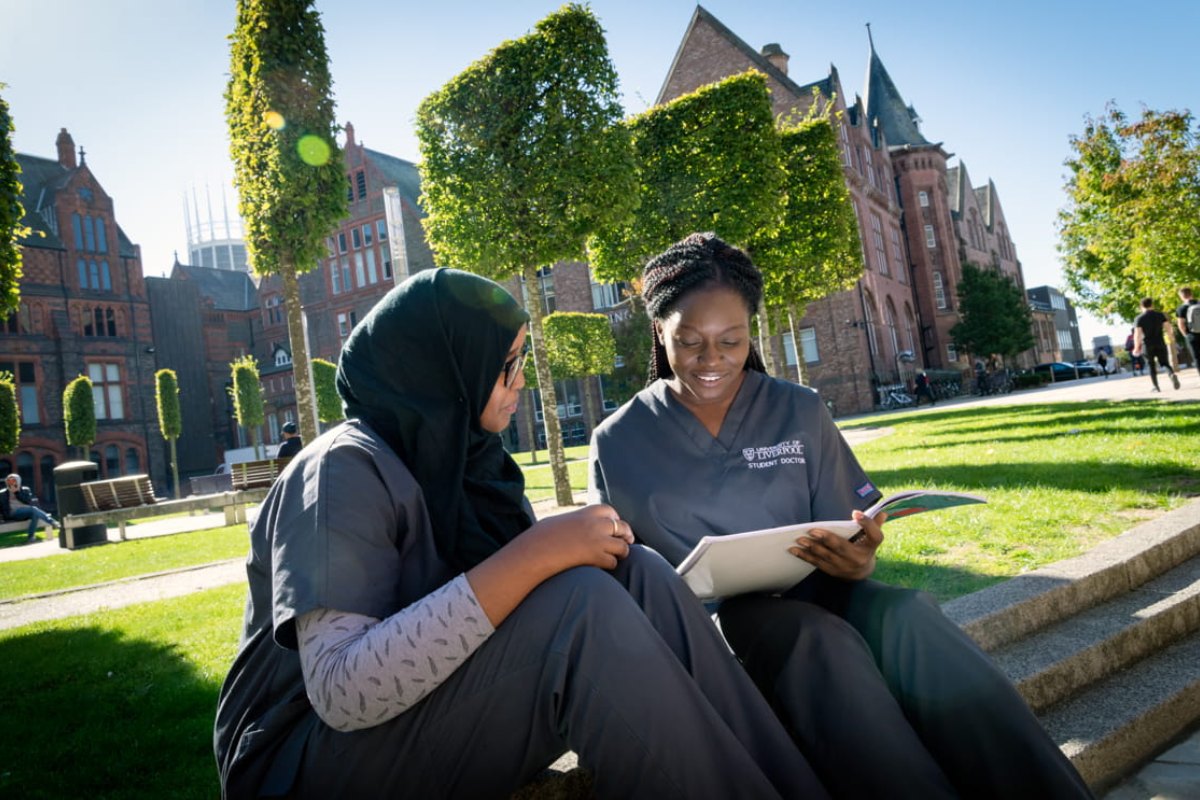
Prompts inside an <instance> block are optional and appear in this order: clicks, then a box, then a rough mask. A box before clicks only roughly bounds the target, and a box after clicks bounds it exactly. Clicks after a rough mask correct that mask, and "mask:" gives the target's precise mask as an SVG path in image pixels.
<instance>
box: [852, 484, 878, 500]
mask: <svg viewBox="0 0 1200 800" xmlns="http://www.w3.org/2000/svg"><path fill="white" fill-rule="evenodd" d="M873 491H875V487H874V486H873V485H872V484H871V482H870V481H867V482H866V483H864V484H863V485H862V486H860V487H858V488H857V489H855V490H854V493H855V494H856V495H858V496H859V497H866V496H867V495H869V494H870V493H871V492H873Z"/></svg>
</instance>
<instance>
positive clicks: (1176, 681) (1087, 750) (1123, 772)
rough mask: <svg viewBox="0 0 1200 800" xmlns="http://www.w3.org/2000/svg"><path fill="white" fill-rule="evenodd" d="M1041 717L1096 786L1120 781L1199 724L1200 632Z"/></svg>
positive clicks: (1094, 788)
mask: <svg viewBox="0 0 1200 800" xmlns="http://www.w3.org/2000/svg"><path fill="white" fill-rule="evenodd" d="M1039 716H1040V718H1041V721H1042V724H1043V725H1044V726H1045V728H1046V731H1047V732H1048V733H1049V734H1050V736H1051V738H1052V739H1053V740H1054V741H1055V742H1057V743H1058V745H1059V746H1060V747H1061V748H1062V750H1063V752H1064V753H1066V755H1067V757H1068V758H1070V759H1071V761H1072V763H1074V764H1075V767H1076V769H1078V770H1079V773H1080V775H1082V776H1083V779H1084V780H1085V781H1087V783H1088V785H1089V786H1091V787H1092V789H1093V790H1094V791H1100V790H1102V789H1104V788H1107V787H1110V786H1112V785H1114V784H1115V783H1117V782H1118V781H1120V780H1121V779H1122V778H1124V777H1125V776H1127V775H1129V774H1130V773H1132V772H1133V771H1134V769H1135V768H1136V767H1137V766H1138V765H1140V764H1141V763H1142V762H1144V761H1145V760H1147V759H1149V758H1150V757H1151V756H1153V755H1154V754H1155V753H1157V752H1158V751H1159V750H1161V749H1162V748H1163V747H1165V746H1166V745H1167V744H1169V743H1170V742H1171V741H1172V740H1173V739H1174V738H1175V737H1176V736H1178V735H1179V734H1180V733H1182V732H1184V731H1187V730H1189V729H1191V728H1193V727H1195V725H1196V724H1197V723H1198V722H1200V632H1193V633H1191V634H1189V635H1188V636H1186V637H1185V638H1183V639H1181V640H1179V641H1178V642H1176V643H1175V644H1172V645H1170V646H1169V647H1167V648H1165V649H1163V650H1161V651H1159V652H1157V653H1155V654H1154V655H1152V656H1150V657H1149V658H1146V659H1143V660H1141V661H1139V662H1137V663H1136V664H1133V665H1131V666H1129V667H1127V668H1125V669H1123V670H1121V671H1120V672H1117V673H1116V674H1114V675H1110V676H1109V677H1107V678H1105V679H1103V680H1101V681H1098V682H1096V683H1094V684H1092V685H1090V686H1089V687H1088V688H1087V689H1086V690H1085V691H1083V692H1081V693H1080V694H1078V695H1076V696H1075V697H1073V698H1071V699H1070V700H1067V701H1066V702H1064V703H1060V704H1058V705H1056V706H1053V707H1051V708H1049V709H1047V710H1046V711H1044V712H1042V714H1040V715H1039Z"/></svg>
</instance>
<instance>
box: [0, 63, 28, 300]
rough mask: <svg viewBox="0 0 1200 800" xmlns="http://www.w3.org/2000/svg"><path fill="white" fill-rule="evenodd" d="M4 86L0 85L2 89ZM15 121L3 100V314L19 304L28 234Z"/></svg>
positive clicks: (0, 170) (0, 291)
mask: <svg viewBox="0 0 1200 800" xmlns="http://www.w3.org/2000/svg"><path fill="white" fill-rule="evenodd" d="M3 88H5V84H3V83H0V89H3ZM12 132H13V121H12V115H11V114H9V112H8V103H7V102H5V100H4V98H3V97H0V315H7V314H11V313H12V312H14V311H16V310H17V306H18V305H19V304H20V300H21V295H20V283H21V246H20V245H19V244H17V241H18V240H19V239H20V238H21V237H23V236H28V235H29V228H27V227H25V226H24V225H22V224H21V220H22V219H23V218H24V217H25V209H24V207H23V206H22V205H21V192H22V187H21V165H20V164H18V163H17V156H16V154H15V153H14V152H13V146H12Z"/></svg>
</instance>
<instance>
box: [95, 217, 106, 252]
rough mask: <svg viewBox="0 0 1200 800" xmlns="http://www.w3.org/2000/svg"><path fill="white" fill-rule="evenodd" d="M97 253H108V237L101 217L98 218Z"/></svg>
mask: <svg viewBox="0 0 1200 800" xmlns="http://www.w3.org/2000/svg"><path fill="white" fill-rule="evenodd" d="M96 252H97V253H107V252H108V236H107V235H106V234H105V231H104V220H102V219H101V218H100V217H96Z"/></svg>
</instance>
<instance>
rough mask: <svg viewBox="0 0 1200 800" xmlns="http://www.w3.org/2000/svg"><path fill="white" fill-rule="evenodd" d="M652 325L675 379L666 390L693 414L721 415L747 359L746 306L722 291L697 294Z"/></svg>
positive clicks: (713, 289) (732, 292)
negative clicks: (694, 412)
mask: <svg viewBox="0 0 1200 800" xmlns="http://www.w3.org/2000/svg"><path fill="white" fill-rule="evenodd" d="M654 325H655V327H656V328H657V329H658V336H659V339H660V341H662V343H663V346H664V348H666V351H667V361H668V362H669V363H670V365H671V371H672V372H674V373H675V375H674V376H673V377H672V378H671V379H670V380H668V381H667V385H668V386H669V387H670V388H671V390H672V391H673V392H674V393H675V395H676V396H677V397H678V398H679V400H680V401H681V402H682V403H683V404H684V405H685V406H687V407H688V408H690V409H692V410H693V411H704V412H709V413H711V412H716V411H719V412H720V413H721V414H722V415H723V414H724V412H725V411H726V410H728V408H729V406H730V404H731V403H732V402H733V398H734V397H735V396H736V395H737V392H738V389H739V388H741V385H742V380H743V379H744V378H745V375H746V373H745V369H744V368H745V366H746V359H747V358H748V357H749V356H750V311H749V310H748V309H747V308H746V301H745V300H744V299H743V298H742V296H741V295H740V294H738V292H736V291H735V290H733V289H730V288H729V287H727V286H720V285H716V286H712V287H709V288H704V289H698V290H696V291H693V292H690V293H688V294H686V295H684V296H683V297H682V298H680V300H679V301H678V302H677V303H675V305H674V306H673V307H672V308H671V310H670V313H668V314H667V316H666V317H665V318H664V319H660V320H655V321H654Z"/></svg>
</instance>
